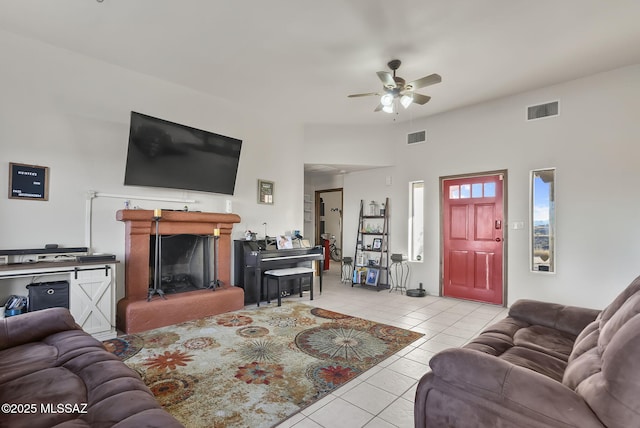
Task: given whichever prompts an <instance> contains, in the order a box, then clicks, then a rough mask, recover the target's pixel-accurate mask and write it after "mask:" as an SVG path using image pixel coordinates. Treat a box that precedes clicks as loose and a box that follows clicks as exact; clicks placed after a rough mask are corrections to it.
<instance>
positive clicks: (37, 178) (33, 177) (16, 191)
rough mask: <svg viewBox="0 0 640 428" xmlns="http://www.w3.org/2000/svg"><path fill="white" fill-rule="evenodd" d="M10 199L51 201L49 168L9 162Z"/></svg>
mask: <svg viewBox="0 0 640 428" xmlns="http://www.w3.org/2000/svg"><path fill="white" fill-rule="evenodd" d="M9 199H29V200H32V201H48V200H49V167H47V166H40V165H27V164H24V163H14V162H9Z"/></svg>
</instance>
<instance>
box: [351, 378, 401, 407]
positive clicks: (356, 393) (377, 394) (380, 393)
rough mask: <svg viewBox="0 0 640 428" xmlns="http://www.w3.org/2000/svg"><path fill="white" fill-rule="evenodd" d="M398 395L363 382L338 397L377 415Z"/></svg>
mask: <svg viewBox="0 0 640 428" xmlns="http://www.w3.org/2000/svg"><path fill="white" fill-rule="evenodd" d="M397 397H398V396H397V395H396V394H392V393H390V392H388V391H385V390H383V389H380V388H378V387H377V386H373V385H371V384H369V383H366V382H363V383H361V384H360V385H358V386H356V387H355V388H352V389H351V390H350V391H349V392H347V393H345V394H343V395H342V396H341V397H340V398H342V399H343V400H345V401H348V402H349V403H351V404H354V405H356V406H358V407H360V408H361V409H363V410H366V411H367V412H369V413H371V414H373V415H377V414H378V413H380V412H381V411H382V410H384V409H385V408H386V407H387V406H388V405H389V404H391V403H392V402H394V401H395V400H396V398H397Z"/></svg>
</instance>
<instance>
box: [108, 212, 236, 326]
mask: <svg viewBox="0 0 640 428" xmlns="http://www.w3.org/2000/svg"><path fill="white" fill-rule="evenodd" d="M116 218H117V219H118V220H119V221H122V222H124V223H125V245H126V246H125V296H124V298H123V299H121V300H120V301H118V305H117V313H116V326H117V328H118V329H119V330H121V331H124V332H125V333H137V332H140V331H145V330H150V329H153V328H158V327H163V326H167V325H171V324H176V323H179V322H183V321H188V320H193V319H198V318H203V317H206V316H211V315H217V314H220V313H224V312H229V311H234V310H238V309H242V308H243V307H244V290H243V289H242V288H240V287H235V286H232V285H230V284H231V281H230V275H231V230H232V227H233V224H234V223H239V222H240V217H239V216H237V215H236V214H222V213H202V212H185V211H169V210H163V211H162V216H161V218H160V219H159V220H158V224H157V226H158V227H157V235H158V237H159V242H160V245H159V251H158V253H159V255H160V263H159V265H160V268H159V269H158V270H159V272H160V275H159V276H156V275H155V270H154V266H156V264H155V253H156V251H155V239H156V221H155V217H154V211H152V210H120V211H118V212H117V214H116ZM214 230H217V231H219V237H216V238H215V239H214V236H213V235H214ZM216 248H217V249H216ZM155 281H158V282H159V284H158V286H159V287H160V289H161V290H162V291H163V292H162V293H157V294H160V295H155V293H152V292H151V293H150V289H151V290H153V287H154V284H155ZM218 284H222V286H218V287H214V286H215V285H218Z"/></svg>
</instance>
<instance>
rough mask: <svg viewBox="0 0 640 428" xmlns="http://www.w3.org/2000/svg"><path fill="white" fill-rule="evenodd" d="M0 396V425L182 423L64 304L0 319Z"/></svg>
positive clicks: (75, 426)
mask: <svg viewBox="0 0 640 428" xmlns="http://www.w3.org/2000/svg"><path fill="white" fill-rule="evenodd" d="M0 404H1V405H2V411H1V413H0V427H11V428H13V427H28V428H40V427H47V428H48V427H59V428H63V427H73V428H80V427H112V426H113V427H119V428H124V427H132V428H133V427H136V428H140V427H162V428H166V427H169V428H173V427H182V425H181V424H180V423H179V422H178V421H177V420H176V419H174V418H173V416H171V415H170V414H169V413H167V412H166V411H164V410H163V409H162V407H161V406H160V405H159V404H158V402H157V401H156V400H155V399H154V397H153V395H152V394H151V391H150V390H149V388H147V387H146V385H145V384H144V383H143V382H142V380H140V377H139V376H138V375H137V374H136V373H135V372H134V371H133V370H131V369H130V368H129V367H127V366H126V365H125V364H124V363H123V362H122V361H120V360H119V359H118V358H117V357H116V356H115V355H113V354H112V353H110V352H108V351H107V350H106V349H105V348H104V347H103V346H102V343H101V342H99V341H98V340H96V339H94V338H93V337H91V336H90V335H89V334H87V333H85V332H84V331H83V330H82V329H81V328H80V327H79V326H78V325H76V323H75V321H74V319H73V317H72V316H71V314H70V313H69V311H68V310H67V309H64V308H53V309H45V310H42V311H37V312H30V313H27V314H24V315H20V316H14V317H10V318H5V319H2V320H0Z"/></svg>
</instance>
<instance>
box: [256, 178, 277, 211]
mask: <svg viewBox="0 0 640 428" xmlns="http://www.w3.org/2000/svg"><path fill="white" fill-rule="evenodd" d="M274 186H275V184H274V183H273V181H267V180H261V179H258V203H259V204H268V205H273V189H274Z"/></svg>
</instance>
